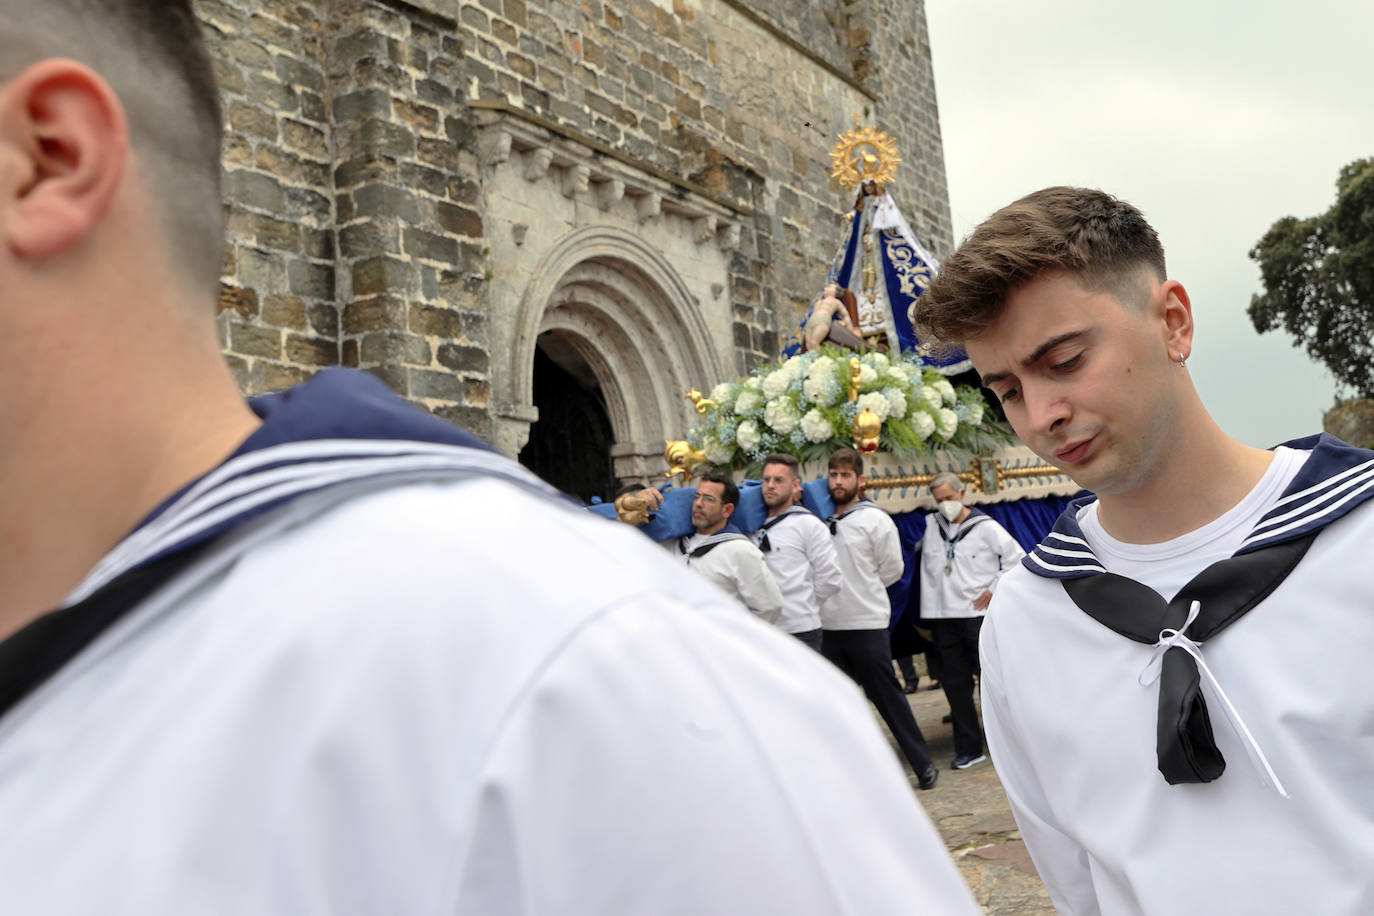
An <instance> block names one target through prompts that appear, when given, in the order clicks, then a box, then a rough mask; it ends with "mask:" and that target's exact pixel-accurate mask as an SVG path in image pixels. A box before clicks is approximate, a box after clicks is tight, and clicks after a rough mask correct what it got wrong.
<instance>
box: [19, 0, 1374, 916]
mask: <svg viewBox="0 0 1374 916" xmlns="http://www.w3.org/2000/svg"><path fill="white" fill-rule="evenodd" d="M0 32H3V38H4V41H3V42H0V290H3V295H0V390H3V391H4V392H5V396H4V398H3V399H0V467H3V469H4V471H3V473H0V505H3V506H4V507H5V511H4V513H3V514H0V544H3V545H4V550H3V551H0V824H3V825H4V826H5V831H4V833H3V835H0V888H3V894H4V908H5V911H6V912H14V913H26V914H64V916H66V914H80V913H101V914H107V916H108V914H135V913H137V914H154V913H225V914H229V913H258V914H282V916H286V914H291V916H300V914H326V913H377V914H383V913H386V914H392V913H480V914H548V913H559V914H593V913H594V914H608V913H653V914H674V913H681V914H689V913H690V914H700V913H742V912H785V913H798V914H800V913H808V914H809V913H815V914H840V913H865V914H873V913H899V912H912V911H920V912H929V913H940V914H966V913H967V914H972V913H976V912H977V908H976V906H975V905H974V903H973V901H972V899H971V898H970V896H969V894H968V891H967V889H966V888H965V887H964V886H963V884H962V883H961V882H960V880H959V877H958V873H957V871H956V870H955V868H954V865H953V864H952V862H951V860H950V858H949V857H948V855H947V854H946V853H945V851H944V847H943V844H942V843H941V841H940V838H939V836H938V835H937V834H936V832H935V830H934V829H933V827H932V825H931V824H930V822H929V821H928V819H926V817H925V816H924V814H923V812H922V811H921V809H920V805H919V804H918V803H917V801H916V798H917V797H918V796H915V795H914V794H913V793H912V792H911V790H910V784H909V782H908V781H907V780H906V779H905V778H904V776H903V774H902V772H901V768H900V767H899V766H897V764H896V762H895V761H894V760H893V758H892V755H891V753H890V751H889V750H888V747H887V745H886V742H885V741H884V740H883V738H882V737H881V735H880V733H879V732H878V730H877V728H876V726H875V725H874V723H873V722H872V720H871V717H870V715H869V713H868V710H867V708H866V705H865V704H863V703H862V702H861V700H860V699H859V696H858V692H857V691H855V690H853V689H852V687H851V686H850V685H849V684H848V683H847V682H846V680H845V679H844V677H843V676H842V675H841V674H840V673H839V672H838V671H836V670H835V667H834V666H832V665H829V664H827V663H826V662H825V661H824V660H822V659H820V658H819V657H818V656H817V655H816V653H814V652H812V651H811V650H810V649H808V648H807V647H806V646H803V645H801V644H800V643H799V642H798V641H797V640H795V639H788V638H787V637H786V636H784V635H781V634H779V633H778V632H777V630H776V628H773V627H768V626H764V625H761V624H759V623H758V622H757V621H756V620H753V619H752V618H751V617H750V616H749V615H747V614H745V613H742V612H740V610H739V608H738V605H737V604H736V603H735V601H734V600H733V599H731V598H729V597H728V596H726V595H725V594H723V593H722V592H721V590H719V589H717V588H715V587H713V586H711V585H710V583H708V582H706V581H705V580H704V579H703V578H702V577H700V576H697V575H695V574H694V573H692V572H690V571H688V570H684V569H683V568H682V566H681V564H676V563H674V562H672V560H671V559H670V558H669V557H668V556H666V555H665V553H664V551H662V550H660V549H659V548H657V547H655V546H654V545H652V544H651V543H648V542H647V539H645V538H644V537H642V536H641V535H640V534H638V533H637V532H634V531H631V530H629V529H628V528H626V527H625V526H617V525H612V524H607V523H606V522H605V521H603V520H601V519H598V518H595V517H593V516H592V515H591V514H590V513H588V512H586V511H585V510H583V509H582V508H580V507H575V506H569V505H568V503H567V501H566V500H564V499H562V498H561V497H560V496H559V494H557V493H554V492H552V491H551V490H550V489H549V488H548V487H547V486H546V485H544V484H542V483H541V482H540V481H538V480H537V479H535V478H533V477H532V476H531V475H529V474H528V473H526V472H525V471H523V470H522V469H521V468H519V467H518V466H517V465H515V464H514V463H513V462H511V461H509V460H507V459H505V458H503V457H501V456H499V455H496V454H494V453H493V452H492V451H491V450H490V449H488V448H487V447H486V446H484V445H483V444H482V443H480V442H479V441H477V440H475V439H474V438H472V437H470V436H468V435H466V434H464V433H462V432H460V431H459V430H457V429H456V428H454V427H453V426H451V425H449V424H447V423H444V422H442V421H440V420H438V419H435V418H434V417H432V416H430V415H428V414H426V413H425V412H424V411H420V410H417V409H415V408H414V407H412V406H410V405H408V404H406V403H404V402H402V401H401V400H399V399H398V398H396V397H394V396H393V395H392V394H391V393H390V392H388V391H387V390H386V389H385V388H384V386H382V385H381V384H380V383H379V382H378V381H377V380H376V379H374V378H371V377H370V376H368V375H366V374H362V373H350V372H347V371H344V370H327V371H324V372H321V373H319V374H318V375H317V376H315V377H314V378H313V379H311V380H310V381H308V382H306V383H305V384H304V385H302V386H300V387H298V388H295V389H292V390H290V391H287V392H284V393H281V394H279V395H276V396H272V397H268V398H263V399H256V400H254V401H252V402H251V403H245V401H244V400H243V398H242V397H241V396H240V393H239V390H238V386H237V384H236V383H235V380H234V378H233V376H232V375H231V374H230V372H229V371H228V368H227V367H226V365H225V363H224V360H223V356H222V353H221V351H220V346H219V340H218V335H217V333H216V323H215V314H216V311H215V305H216V290H217V283H218V277H219V273H220V269H221V264H222V257H221V255H222V246H223V241H224V238H223V230H222V224H221V214H222V210H221V199H220V193H219V185H218V182H219V176H220V151H219V139H220V131H221V126H222V121H221V118H220V108H219V95H218V91H217V89H216V85H215V80H214V75H213V69H212V67H211V66H210V63H209V60H208V58H207V56H206V54H205V52H204V48H203V46H202V43H201V36H200V30H199V27H198V23H197V20H196V17H195V15H194V14H193V12H192V9H191V5H190V3H189V2H188V0H104V2H102V3H98V4H97V3H90V2H87V0H45V2H43V3H37V4H35V3H32V2H30V0H0ZM916 317H917V323H918V324H920V325H921V326H922V327H923V328H926V329H928V330H929V331H930V332H932V333H933V337H934V338H936V339H940V340H943V341H947V342H951V343H962V344H964V346H965V348H966V350H967V352H968V355H969V357H970V358H971V360H972V361H973V364H974V366H975V367H976V368H977V370H978V371H979V372H980V373H981V374H982V378H983V382H984V383H985V384H986V385H987V386H988V387H989V388H991V389H992V391H993V392H994V393H996V395H997V396H998V397H999V398H1000V399H1001V401H1002V403H1003V405H1004V407H1005V410H1006V415H1007V417H1008V419H1009V421H1010V422H1011V424H1012V426H1013V427H1014V428H1015V430H1016V432H1017V434H1018V435H1019V436H1020V437H1021V439H1022V440H1023V441H1025V442H1026V444H1027V445H1029V446H1030V447H1031V448H1032V449H1033V450H1035V451H1036V452H1037V453H1038V454H1039V455H1041V456H1042V457H1044V458H1045V459H1046V460H1048V461H1051V462H1053V463H1055V464H1057V465H1058V466H1060V467H1062V468H1063V469H1064V470H1065V471H1066V472H1068V473H1069V474H1070V475H1072V476H1073V477H1074V479H1075V480H1077V481H1078V483H1080V484H1081V485H1083V486H1084V487H1085V488H1087V489H1089V490H1091V491H1092V492H1093V493H1095V494H1096V495H1095V497H1091V498H1087V499H1084V500H1082V501H1080V502H1078V503H1077V504H1075V505H1073V506H1071V507H1070V508H1069V509H1068V510H1067V511H1066V512H1065V513H1064V515H1063V516H1062V517H1061V518H1060V520H1059V522H1058V523H1057V524H1056V526H1055V529H1054V531H1053V532H1052V533H1051V534H1050V535H1049V536H1048V537H1046V538H1045V540H1044V541H1043V542H1042V543H1041V544H1040V545H1039V546H1037V547H1036V548H1035V549H1034V550H1032V551H1031V553H1030V554H1028V555H1027V556H1026V557H1025V559H1024V560H1023V562H1022V563H1021V565H1019V566H1017V567H1015V568H1013V569H1011V570H1010V571H1008V572H1007V573H1006V574H1005V575H1003V576H1002V578H1001V579H1000V581H999V582H998V583H997V587H996V589H995V590H994V591H993V594H992V599H991V603H990V606H989V607H988V609H987V620H986V622H985V623H984V625H983V627H982V633H981V636H980V640H979V644H980V651H981V658H982V674H981V690H982V697H983V713H984V719H985V725H986V729H987V738H988V745H989V750H990V752H991V755H992V757H993V759H994V761H995V762H996V765H997V768H998V775H999V777H1000V778H1001V780H1002V783H1003V785H1004V786H1005V788H1006V793H1007V797H1008V799H1009V800H1010V802H1011V806H1012V809H1013V811H1014V813H1015V815H1016V818H1017V821H1018V824H1019V826H1020V828H1021V832H1022V833H1023V835H1024V837H1025V841H1026V844H1027V846H1028V848H1029V850H1030V852H1031V855H1032V857H1033V859H1034V861H1035V863H1036V866H1037V867H1038V868H1039V871H1040V874H1041V875H1042V876H1043V878H1044V880H1045V883H1046V885H1047V886H1048V888H1049V891H1050V894H1051V896H1052V897H1053V899H1054V902H1055V904H1056V906H1057V907H1058V908H1059V909H1060V910H1061V911H1062V912H1065V913H1073V914H1094V913H1111V914H1132V913H1151V914H1173V913H1288V912H1302V913H1324V914H1350V916H1356V914H1367V913H1370V912H1374V870H1372V869H1371V868H1370V862H1371V860H1374V780H1371V778H1370V773H1371V770H1374V740H1371V735H1372V734H1374V694H1371V692H1370V691H1368V690H1365V689H1364V684H1365V683H1366V681H1367V680H1368V678H1367V672H1368V660H1369V654H1370V646H1371V644H1374V607H1372V605H1374V600H1372V599H1371V591H1370V589H1369V586H1368V572H1367V570H1366V569H1365V567H1366V566H1367V565H1368V564H1369V560H1370V544H1371V543H1374V510H1371V509H1370V508H1369V506H1370V502H1369V497H1370V495H1371V493H1374V453H1371V452H1369V451H1366V450H1362V449H1358V448H1353V447H1351V446H1349V445H1346V444H1344V443H1341V442H1338V441H1336V440H1333V439H1330V438H1328V437H1314V438H1312V439H1306V440H1300V441H1295V442H1291V443H1288V444H1287V445H1285V446H1280V447H1278V448H1276V449H1273V450H1269V451H1266V450H1261V449H1255V448H1250V447H1248V446H1245V445H1242V444H1241V443H1239V442H1236V441H1234V440H1232V439H1230V438H1229V437H1227V436H1226V435H1225V434H1224V433H1223V432H1222V431H1221V430H1220V429H1219V428H1218V426H1217V425H1216V424H1215V423H1214V422H1213V421H1212V419H1211V418H1210V417H1209V416H1208V414H1207V412H1206V410H1205V409H1204V408H1203V406H1202V404H1201V402H1200V400H1199V399H1198V396H1197V394H1196V391H1195V390H1194V387H1193V385H1192V383H1191V381H1190V379H1189V371H1188V369H1187V368H1186V365H1185V361H1186V360H1187V359H1188V358H1189V357H1190V355H1191V353H1192V348H1193V312H1192V306H1191V304H1190V301H1189V298H1188V295H1187V293H1186V292H1185V291H1184V288H1183V286H1182V285H1181V284H1179V283H1178V282H1177V281H1175V280H1171V279H1168V274H1167V272H1166V270H1165V264H1164V256H1163V250H1162V248H1161V247H1160V245H1159V242H1158V239H1157V238H1156V236H1155V233H1154V231H1153V230H1152V229H1151V228H1150V227H1149V225H1148V224H1147V223H1146V222H1145V220H1144V218H1143V217H1142V216H1141V214H1140V213H1139V211H1137V210H1136V209H1135V208H1134V207H1132V206H1130V205H1128V204H1126V203H1123V202H1121V201H1119V200H1117V199H1115V198H1113V197H1111V196H1109V195H1107V194H1104V193H1102V192H1099V191H1090V190H1081V189H1071V188H1051V189H1047V190H1045V191H1040V192H1036V193H1034V194H1031V195H1030V196H1028V197H1026V198H1023V199H1022V200H1020V201H1017V202H1016V203H1013V204H1011V205H1010V206H1008V207H1007V208H1005V209H1003V210H1001V211H999V212H998V213H996V214H994V215H993V216H992V217H991V218H990V219H989V220H988V221H987V222H986V223H984V224H983V225H982V226H980V227H979V228H978V229H977V230H976V231H975V232H974V233H973V235H972V236H971V237H970V238H969V239H968V240H967V241H966V242H965V243H964V244H963V245H962V246H961V247H960V249H959V250H958V251H957V252H956V253H955V254H954V255H953V256H952V257H950V258H949V259H947V261H946V263H945V266H944V269H943V271H942V272H941V274H940V276H939V277H938V278H937V280H936V281H935V283H934V284H933V285H932V286H931V288H930V289H929V290H927V292H926V293H925V294H923V295H922V296H921V298H920V299H919V300H918V315H917V316H916ZM831 474H832V491H833V492H834V494H835V495H836V503H837V505H838V506H839V507H840V511H839V512H837V514H836V517H835V518H834V519H833V520H832V523H833V524H834V526H835V534H834V536H833V538H832V541H831V542H832V543H833V544H834V546H835V552H836V558H837V564H838V565H839V567H840V571H841V576H840V579H841V586H840V587H841V592H840V593H839V594H843V593H844V590H845V589H848V588H853V589H854V590H855V594H856V595H857V594H858V590H859V589H861V588H867V587H869V586H870V585H872V586H878V585H880V584H881V583H882V582H883V581H885V580H890V578H891V576H892V575H893V570H894V569H895V568H896V564H891V565H888V564H889V558H888V557H887V555H885V554H882V553H880V552H879V551H877V550H870V549H867V548H865V547H863V544H864V543H865V542H872V541H873V540H875V539H879V535H877V534H876V533H873V532H876V530H877V529H878V528H883V529H884V530H886V525H884V524H882V520H883V519H884V518H885V516H883V515H882V514H881V513H880V512H878V511H876V510H872V509H868V508H865V507H863V505H862V504H861V503H858V504H856V500H857V498H858V494H859V486H858V484H859V478H860V476H861V466H860V465H859V464H858V463H857V462H854V463H852V464H850V465H846V464H845V463H844V462H840V463H839V464H838V465H836V466H833V467H832V470H831ZM779 486H780V487H781V488H782V489H783V490H785V489H786V486H787V484H786V481H783V482H781V483H779V482H778V481H776V480H775V482H774V487H779ZM723 489H724V488H723V485H721V492H720V493H714V492H713V488H711V487H710V486H709V485H708V486H706V487H705V488H704V489H703V490H702V493H701V502H702V504H703V508H707V505H706V504H707V500H706V497H707V496H710V495H715V496H717V497H718V498H719V497H723V496H724V492H723ZM781 502H782V501H779V505H781ZM782 511H786V509H783V510H782ZM794 521H795V520H793V519H789V520H787V521H782V522H778V523H777V524H776V525H774V526H773V527H771V528H769V529H768V530H767V532H765V533H766V535H767V537H768V540H769V543H770V545H772V546H774V551H770V552H775V551H776V545H777V544H778V543H784V542H785V539H786V538H787V537H788V536H789V535H788V534H786V533H785V532H786V530H787V526H788V525H789V524H791V523H793V522H794ZM806 524H810V523H806ZM816 524H820V523H819V520H817V522H816ZM870 529H873V531H872V532H871V531H870ZM797 530H798V531H800V530H801V529H800V528H798V529H797ZM811 530H813V531H814V530H815V525H811ZM827 536H829V532H828V531H827ZM881 537H882V538H886V537H887V535H882V536H881ZM970 537H971V535H970ZM927 540H928V542H929V541H930V538H929V536H928V538H927ZM779 578H781V579H784V580H785V579H786V576H785V574H784V575H782V576H780V577H779ZM785 588H787V585H786V584H783V586H782V588H781V589H780V591H781V590H783V589H785ZM865 594H868V595H869V596H870V597H872V598H873V603H872V605H871V606H870V605H869V604H868V603H866V602H867V599H865V600H864V601H858V600H857V599H856V600H855V601H854V602H853V603H851V604H850V605H848V608H847V611H846V613H847V614H848V615H849V616H847V617H843V618H835V621H837V622H838V623H839V625H837V624H836V623H832V622H830V621H827V620H826V618H824V617H822V630H823V631H825V630H827V629H828V627H833V630H830V631H829V632H823V634H822V636H823V638H822V648H823V650H824V651H826V652H827V653H829V654H830V655H831V658H832V659H834V660H835V661H836V662H837V664H838V665H839V666H840V667H841V668H845V669H846V670H849V671H851V672H852V673H855V676H856V677H858V678H860V679H862V678H863V677H866V676H867V675H862V674H859V673H858V672H859V671H860V669H862V670H863V671H870V670H872V668H873V666H872V664H871V663H872V660H873V659H874V658H875V657H878V656H879V655H881V656H882V657H885V654H886V653H885V649H883V650H879V649H878V648H876V647H875V644H876V641H877V640H878V638H879V637H878V635H877V633H870V632H869V631H876V630H878V629H879V627H880V626H881V627H884V628H885V625H886V605H885V603H884V602H881V601H880V600H879V599H878V597H877V593H876V592H872V593H865ZM877 607H882V609H883V610H882V613H881V614H877V613H874V614H873V616H872V618H871V623H870V622H869V620H870V618H869V617H868V616H867V614H868V613H869V611H870V610H874V609H876V608H877ZM832 637H833V639H832ZM882 638H883V639H885V633H884V634H883V635H882ZM947 676H948V675H947ZM886 678H887V679H891V671H890V668H889V669H888V670H887V673H886ZM883 682H888V681H887V680H884V681H883ZM870 683H879V679H877V678H874V679H872V680H871V681H870ZM880 708H881V707H880ZM896 730H897V729H894V731H896ZM913 756H914V754H913ZM1247 758H1248V759H1247ZM915 762H917V763H920V762H921V760H920V759H919V757H918V758H917V760H916V761H915Z"/></svg>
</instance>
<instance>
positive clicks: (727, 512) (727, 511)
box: [720, 503, 735, 521]
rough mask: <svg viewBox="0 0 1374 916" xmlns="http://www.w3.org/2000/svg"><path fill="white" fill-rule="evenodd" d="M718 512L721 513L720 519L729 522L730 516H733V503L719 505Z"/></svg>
mask: <svg viewBox="0 0 1374 916" xmlns="http://www.w3.org/2000/svg"><path fill="white" fill-rule="evenodd" d="M720 511H721V518H723V519H725V520H726V521H729V520H730V516H732V515H734V514H735V504H734V503H721V504H720Z"/></svg>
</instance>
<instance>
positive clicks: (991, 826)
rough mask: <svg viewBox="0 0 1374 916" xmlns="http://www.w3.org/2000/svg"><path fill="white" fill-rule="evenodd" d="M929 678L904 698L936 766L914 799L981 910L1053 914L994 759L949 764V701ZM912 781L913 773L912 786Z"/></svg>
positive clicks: (1020, 915)
mask: <svg viewBox="0 0 1374 916" xmlns="http://www.w3.org/2000/svg"><path fill="white" fill-rule="evenodd" d="M929 683H930V681H929V679H927V678H925V677H922V678H921V682H920V687H921V689H920V690H918V691H917V692H916V693H914V694H912V695H910V696H909V697H908V699H909V700H910V701H911V708H912V711H913V712H914V713H915V714H916V721H917V723H919V724H920V726H921V731H922V732H923V733H924V734H925V736H926V742H927V743H928V744H929V746H930V753H931V756H932V757H933V758H934V760H935V765H936V766H938V767H939V768H940V781H939V782H938V783H936V785H935V788H934V789H931V790H930V791H929V792H916V797H917V800H918V801H920V802H921V804H922V805H923V806H924V807H925V809H926V813H927V814H928V815H930V819H931V820H932V821H934V822H935V826H936V827H937V828H938V829H939V831H940V835H941V836H942V837H943V838H944V841H945V845H946V846H948V847H949V851H950V854H951V855H952V856H954V861H955V862H956V863H957V864H958V866H959V871H960V873H961V874H962V875H963V876H964V880H965V881H967V882H968V885H969V888H970V889H971V890H972V891H973V896H974V897H975V898H976V899H977V901H978V903H979V904H980V905H982V907H983V912H985V913H988V914H991V916H1013V914H1014V916H1054V907H1053V906H1051V905H1050V898H1049V894H1048V893H1046V891H1045V886H1044V884H1042V883H1041V881H1040V877H1039V875H1037V874H1036V872H1035V866H1034V865H1032V864H1031V860H1030V855H1029V854H1028V853H1027V852H1026V846H1025V844H1024V843H1023V842H1022V841H1021V834H1020V833H1019V832H1018V831H1017V829H1016V822H1015V821H1014V820H1012V816H1011V811H1010V809H1009V808H1008V807H1007V799H1006V796H1005V795H1004V794H1003V793H1002V785H1001V783H999V782H998V781H997V771H996V769H995V768H994V766H993V764H992V763H991V762H989V763H983V764H979V765H978V766H976V767H973V768H972V769H968V770H952V769H950V766H949V764H950V761H951V760H953V759H954V735H953V731H952V729H951V727H950V726H949V725H946V724H944V723H942V722H941V721H940V718H941V717H942V716H944V715H946V714H947V713H948V712H949V705H948V704H947V703H946V702H945V695H944V692H943V691H940V690H927V689H926V687H927V685H928V684H929ZM875 718H876V716H875ZM880 721H881V720H880ZM889 740H891V739H890V736H889ZM894 752H895V745H894ZM915 782H916V781H915V778H914V777H913V778H912V788H913V790H914V789H915ZM917 911H919V909H918V910H917Z"/></svg>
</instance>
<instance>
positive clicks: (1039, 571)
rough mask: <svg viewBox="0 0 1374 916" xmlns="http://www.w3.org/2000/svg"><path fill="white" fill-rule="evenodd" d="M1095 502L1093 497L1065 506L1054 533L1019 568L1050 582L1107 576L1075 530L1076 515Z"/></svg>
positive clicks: (1025, 558)
mask: <svg viewBox="0 0 1374 916" xmlns="http://www.w3.org/2000/svg"><path fill="white" fill-rule="evenodd" d="M1095 499H1097V497H1096V496H1081V497H1079V498H1078V499H1075V500H1074V501H1073V502H1071V503H1069V504H1068V505H1067V506H1065V507H1064V511H1063V512H1062V513H1060V515H1059V518H1058V519H1057V520H1056V521H1055V523H1054V530H1052V531H1051V532H1050V533H1049V534H1047V535H1045V537H1044V539H1043V540H1042V541H1041V542H1040V543H1039V544H1036V545H1035V548H1034V549H1033V550H1031V551H1030V552H1029V553H1027V554H1026V556H1025V557H1024V558H1023V559H1022V560H1021V565H1022V566H1024V567H1026V568H1027V569H1029V570H1030V571H1031V572H1033V573H1035V574H1036V575H1037V576H1044V577H1047V578H1053V579H1077V578H1081V577H1083V576H1092V575H1096V574H1098V573H1104V572H1106V571H1107V569H1106V567H1104V566H1103V565H1102V562H1101V561H1100V560H1098V559H1097V555H1096V554H1094V553H1093V551H1092V548H1091V547H1090V546H1089V545H1088V542H1087V541H1086V540H1084V538H1083V530H1082V529H1081V528H1079V526H1078V513H1079V511H1080V510H1081V509H1082V508H1083V507H1084V506H1086V505H1088V504H1089V503H1091V502H1093V500H1095Z"/></svg>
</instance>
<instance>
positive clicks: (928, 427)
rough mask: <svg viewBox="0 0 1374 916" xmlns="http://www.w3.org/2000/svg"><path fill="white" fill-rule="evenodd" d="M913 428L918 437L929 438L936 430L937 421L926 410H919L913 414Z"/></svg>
mask: <svg viewBox="0 0 1374 916" xmlns="http://www.w3.org/2000/svg"><path fill="white" fill-rule="evenodd" d="M911 429H912V431H913V432H915V433H916V435H917V437H919V438H921V439H929V438H930V435H931V433H933V432H935V421H934V420H933V419H931V417H930V414H928V413H926V412H925V411H924V410H918V411H916V412H915V413H913V414H912V415H911Z"/></svg>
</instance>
